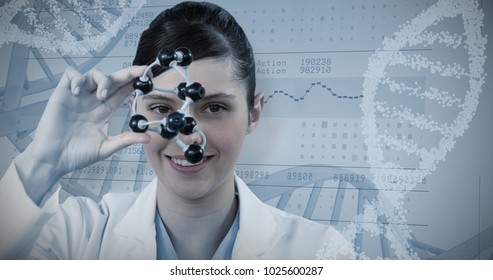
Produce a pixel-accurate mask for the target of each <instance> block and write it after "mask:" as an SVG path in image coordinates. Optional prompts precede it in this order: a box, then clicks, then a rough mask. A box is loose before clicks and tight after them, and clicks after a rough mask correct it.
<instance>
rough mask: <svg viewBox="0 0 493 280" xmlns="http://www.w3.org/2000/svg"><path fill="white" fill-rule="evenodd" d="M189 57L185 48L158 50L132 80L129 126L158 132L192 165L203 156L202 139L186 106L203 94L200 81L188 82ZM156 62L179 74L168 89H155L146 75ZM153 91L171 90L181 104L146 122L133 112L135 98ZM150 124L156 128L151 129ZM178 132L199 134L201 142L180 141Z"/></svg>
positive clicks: (200, 132)
mask: <svg viewBox="0 0 493 280" xmlns="http://www.w3.org/2000/svg"><path fill="white" fill-rule="evenodd" d="M192 60H193V56H192V52H191V51H190V50H189V49H188V48H178V49H176V50H170V49H163V50H162V51H161V52H159V54H158V56H157V58H156V60H155V61H154V62H153V63H152V64H150V65H149V66H148V67H147V68H146V70H145V72H144V74H142V76H140V77H139V78H137V79H135V80H134V83H133V87H134V92H133V94H134V97H135V98H134V102H133V104H132V117H131V119H130V122H129V126H130V128H131V129H132V130H133V131H134V132H140V133H143V132H146V131H147V130H152V131H155V132H157V133H159V134H160V135H161V136H162V137H163V138H165V139H168V140H171V141H173V142H174V143H176V144H177V145H178V146H179V147H180V148H181V149H182V151H183V153H184V155H185V158H186V159H187V161H188V162H190V163H191V164H196V163H198V162H200V161H201V160H202V159H203V157H204V147H205V144H206V138H205V135H204V133H203V132H202V131H201V130H200V129H199V128H198V127H197V123H196V121H195V119H194V118H193V117H192V116H190V112H189V106H190V104H191V103H193V102H195V101H197V100H200V99H202V98H203V97H204V95H205V89H204V87H203V86H202V85H201V84H200V83H197V82H192V81H190V79H189V77H188V71H187V70H188V66H189V65H190V64H191V63H192ZM156 65H159V66H162V67H166V68H170V69H171V68H173V69H176V70H177V71H178V72H179V73H180V74H181V76H183V78H184V81H183V82H182V83H180V84H179V85H178V86H177V87H176V88H174V89H171V90H163V89H155V88H154V85H153V84H152V81H151V79H150V78H149V75H148V74H149V71H150V70H151V68H152V67H153V66H156ZM153 90H154V91H158V92H168V93H173V94H175V95H176V96H178V97H179V98H180V99H181V100H183V105H182V106H181V108H180V109H179V110H177V111H174V112H172V113H171V114H169V115H168V116H166V117H165V118H163V119H162V120H156V121H148V120H147V119H146V118H145V117H144V116H142V115H140V114H138V113H137V102H138V100H139V97H142V96H144V95H146V94H147V93H149V92H151V91H153ZM151 125H155V126H158V127H157V128H154V127H151ZM178 133H181V134H184V135H191V134H193V133H199V134H200V137H201V138H202V141H201V143H200V145H199V144H197V143H193V144H190V145H187V144H185V143H183V142H182V141H181V140H180V138H179V137H178Z"/></svg>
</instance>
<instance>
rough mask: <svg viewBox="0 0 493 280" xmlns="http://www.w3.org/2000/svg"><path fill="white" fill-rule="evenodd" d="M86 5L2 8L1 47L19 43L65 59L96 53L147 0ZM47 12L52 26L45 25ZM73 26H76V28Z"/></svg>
mask: <svg viewBox="0 0 493 280" xmlns="http://www.w3.org/2000/svg"><path fill="white" fill-rule="evenodd" d="M107 2H108V1H102V0H93V1H91V3H90V9H89V8H88V7H87V5H86V6H84V5H83V3H84V2H83V1H68V0H63V1H58V0H42V1H40V0H19V1H10V2H9V3H6V4H5V5H3V6H2V7H0V15H1V17H0V21H1V24H0V32H1V33H2V34H3V35H2V36H1V38H0V47H2V45H4V44H6V43H19V44H22V45H25V46H29V47H32V48H37V49H40V50H43V51H48V52H54V53H57V52H59V53H61V54H62V55H81V54H86V53H88V52H91V51H96V50H98V49H99V48H101V47H102V46H104V45H105V44H106V43H107V42H108V41H109V40H110V39H112V38H114V37H115V36H116V35H117V34H118V32H119V31H120V30H121V28H122V27H124V26H126V25H127V24H128V23H129V22H130V21H131V20H132V19H133V17H134V16H135V14H136V12H137V11H138V10H139V9H140V8H142V6H143V5H144V3H145V1H144V0H122V1H116V4H113V5H111V6H110V5H108V3H107ZM40 11H43V12H46V13H47V15H48V17H47V18H49V22H45V21H43V18H42V17H40V16H39V14H40ZM74 23H76V24H75V26H74Z"/></svg>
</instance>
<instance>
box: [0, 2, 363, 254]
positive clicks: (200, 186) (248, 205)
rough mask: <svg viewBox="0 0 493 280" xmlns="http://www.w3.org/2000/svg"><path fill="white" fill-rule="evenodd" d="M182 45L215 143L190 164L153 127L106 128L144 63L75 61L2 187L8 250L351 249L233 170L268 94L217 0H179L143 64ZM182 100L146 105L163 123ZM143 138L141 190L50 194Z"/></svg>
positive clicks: (2, 232)
mask: <svg viewBox="0 0 493 280" xmlns="http://www.w3.org/2000/svg"><path fill="white" fill-rule="evenodd" d="M183 46H184V47H188V48H189V49H190V50H191V51H192V53H193V56H194V62H193V63H192V64H191V66H190V68H189V75H190V78H191V80H193V81H198V82H200V83H201V84H202V85H203V86H204V88H205V89H206V95H205V97H204V98H203V99H202V100H200V101H197V102H195V103H193V104H192V105H191V107H190V108H191V110H190V112H191V114H192V116H193V117H194V118H195V119H196V121H197V123H198V126H199V127H200V129H201V131H203V133H204V134H205V136H206V139H207V145H206V146H205V155H204V159H203V160H202V161H200V162H199V163H197V164H190V163H188V162H187V161H186V160H185V159H184V157H183V152H182V151H181V149H180V148H179V147H178V146H177V145H175V144H173V143H171V142H170V141H168V140H164V139H163V138H162V137H161V136H159V135H158V134H157V133H155V132H146V133H132V132H124V133H122V134H120V135H117V136H108V133H107V126H108V121H109V118H110V116H111V114H112V112H113V111H114V110H115V109H116V108H118V106H119V105H120V104H121V103H122V102H123V100H124V99H125V98H126V97H128V96H129V95H130V93H131V92H132V85H131V84H132V81H133V80H134V79H135V78H136V77H139V76H141V75H142V74H143V73H144V69H145V66H134V67H130V68H128V69H124V70H121V71H118V72H116V73H113V74H111V75H109V76H107V75H105V74H103V73H102V72H100V71H98V70H91V71H90V72H89V73H87V74H85V75H82V74H80V73H78V72H77V71H76V70H74V69H72V68H69V69H67V71H66V72H65V74H64V75H63V77H62V78H61V80H60V82H59V85H58V86H57V88H56V89H55V91H54V92H53V95H52V96H51V98H50V100H49V102H48V105H47V108H46V110H45V112H44V114H43V116H42V119H41V121H40V124H39V126H38V129H37V133H36V136H35V138H34V139H33V141H32V142H31V144H30V145H29V147H28V148H27V149H26V150H25V151H24V152H23V153H22V154H20V155H19V156H18V157H16V158H15V159H14V162H13V164H12V165H11V166H10V168H9V170H8V171H7V173H6V174H5V175H4V177H3V178H2V181H1V183H0V184H1V187H0V207H1V209H0V213H1V214H0V223H1V224H2V226H1V227H0V228H1V229H0V236H1V240H0V254H1V256H2V257H3V258H14V257H21V258H24V257H28V256H29V257H31V258H43V259H44V258H55V259H156V258H157V259H286V258H288V259H313V258H316V253H317V250H319V249H321V248H322V247H324V245H325V247H326V248H332V249H333V251H334V252H333V253H334V257H336V258H353V257H354V253H353V251H352V247H351V246H350V244H349V243H347V242H346V241H345V240H344V238H343V237H342V236H341V235H340V234H339V233H338V232H337V231H336V230H335V229H333V228H332V227H328V226H324V225H320V224H317V223H314V222H311V221H308V220H305V219H302V218H299V217H296V216H294V215H290V214H287V213H285V212H282V211H280V210H277V209H275V208H273V207H270V206H268V205H266V204H263V203H262V202H260V201H259V200H258V199H257V198H256V197H255V195H254V194H253V193H252V192H251V191H250V190H249V189H248V187H247V186H246V185H245V183H244V182H242V181H241V180H240V179H239V178H238V177H236V176H235V173H234V166H235V162H236V160H237V158H238V156H239V153H240V150H241V147H242V144H243V140H244V138H245V136H246V135H247V134H249V133H250V132H252V131H253V130H254V128H255V127H256V125H257V124H258V122H259V119H260V115H261V112H262V108H263V103H264V99H263V96H262V94H255V64H254V58H253V52H252V48H251V46H250V43H249V42H248V40H247V38H246V36H245V34H244V32H243V30H242V29H241V27H240V26H239V25H238V24H237V22H236V21H235V20H234V18H233V17H232V16H231V15H230V14H229V13H228V12H226V11H225V10H223V9H222V8H220V7H218V6H216V5H213V4H209V3H194V2H184V3H181V4H178V5H177V6H175V7H173V8H171V9H169V10H166V11H164V12H163V13H161V14H160V15H158V16H157V18H156V19H155V20H154V21H153V22H152V23H151V24H150V26H149V29H147V30H146V31H144V32H143V34H142V36H141V39H140V43H139V47H138V50H137V54H136V57H135V60H134V65H148V64H150V63H152V62H153V61H154V60H155V58H156V56H157V54H158V52H159V51H160V50H161V49H163V48H168V49H177V48H179V47H183ZM152 80H153V83H154V85H155V87H156V88H170V87H171V88H172V87H174V86H176V85H177V84H178V83H180V82H181V80H182V77H181V76H180V75H179V73H177V72H176V71H163V68H156V69H153V79H152ZM170 85H172V86H170ZM130 100H131V102H135V100H133V98H132V97H130ZM180 105H181V101H180V100H179V99H178V98H177V97H176V96H174V95H172V94H164V93H156V92H151V93H149V94H147V95H145V96H144V97H142V99H141V100H139V102H138V104H137V110H138V112H139V114H142V115H144V116H145V117H146V118H148V119H154V118H155V119H162V118H163V117H165V116H166V115H167V114H169V113H170V112H172V111H175V110H177V109H178V108H180ZM88 135H89V137H88ZM179 137H180V139H181V140H182V141H183V142H184V143H185V144H192V143H195V142H200V141H201V139H202V138H201V137H200V135H198V133H194V134H191V135H181V134H180V135H179ZM136 143H142V144H144V149H145V152H146V155H147V158H148V159H149V162H150V164H151V166H152V168H153V169H154V171H155V174H156V179H155V180H154V181H152V182H151V183H150V184H149V186H147V187H146V188H145V189H144V190H143V191H141V192H139V193H125V194H112V193H110V194H107V195H105V196H104V197H103V199H102V200H101V202H100V203H95V202H93V201H91V200H89V199H87V198H81V197H78V198H69V199H67V200H66V201H65V202H64V203H63V204H61V205H59V204H58V202H57V201H56V200H57V196H56V195H53V193H54V192H55V193H56V190H57V187H56V182H57V180H58V179H59V178H60V177H61V176H63V175H64V174H66V173H68V172H71V171H73V170H76V169H80V168H83V167H85V166H87V165H89V164H92V163H94V162H96V161H99V160H103V159H105V158H107V157H108V156H110V155H111V154H112V153H114V152H116V151H117V150H119V149H121V148H123V147H125V146H128V145H131V144H136ZM199 144H200V143H199ZM54 186H55V187H54ZM7 213H8V214H7ZM328 244H329V245H328ZM325 254H327V252H325Z"/></svg>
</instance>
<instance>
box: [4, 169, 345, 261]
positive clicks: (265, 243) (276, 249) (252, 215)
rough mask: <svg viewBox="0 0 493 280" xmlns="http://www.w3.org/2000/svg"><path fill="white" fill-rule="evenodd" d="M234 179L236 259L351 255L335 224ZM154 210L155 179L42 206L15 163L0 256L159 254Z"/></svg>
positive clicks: (8, 186)
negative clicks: (287, 208) (275, 203)
mask: <svg viewBox="0 0 493 280" xmlns="http://www.w3.org/2000/svg"><path fill="white" fill-rule="evenodd" d="M236 183H237V188H238V198H239V211H240V212H239V213H240V221H239V231H238V234H237V237H236V240H235V243H234V246H233V252H232V258H233V259H315V258H316V257H317V252H318V250H320V249H321V248H323V247H324V246H326V247H325V248H331V250H333V251H334V252H332V253H333V256H334V257H335V258H340V259H352V258H354V251H353V248H352V246H351V244H350V243H349V242H347V241H346V240H345V239H344V237H342V235H341V234H340V233H339V232H338V231H336V230H335V229H334V228H333V227H331V226H326V225H322V224H319V223H315V222H312V221H309V220H306V219H303V218H301V217H298V216H295V215H292V214H288V213H286V212H284V211H281V210H278V209H276V208H274V207H272V206H269V205H267V204H265V203H263V202H261V201H260V200H259V199H258V198H257V197H256V196H255V195H254V194H253V193H252V192H251V191H250V189H249V188H248V187H247V186H246V185H245V183H244V182H243V181H242V180H241V179H239V178H236ZM155 215H156V180H154V181H153V182H151V183H150V184H149V185H148V186H147V187H146V188H144V189H143V190H142V191H141V192H139V193H109V194H107V195H105V196H104V197H103V199H102V200H101V202H100V203H95V202H94V201H92V200H91V199H88V198H84V197H71V198H69V199H67V200H66V201H65V202H64V203H62V204H61V205H59V204H58V200H57V195H56V194H55V195H53V196H52V197H51V198H50V200H49V201H47V202H46V203H45V204H44V206H43V208H39V207H38V206H36V205H35V204H34V203H33V202H32V201H31V200H30V198H29V197H28V196H27V195H26V193H25V191H24V188H23V186H22V183H21V182H20V180H19V178H18V175H17V172H16V170H15V166H14V165H13V164H12V165H11V166H10V168H9V170H8V171H7V173H6V174H5V175H4V177H3V178H2V180H1V181H0V257H1V258H27V257H29V258H42V259H46V258H48V259H52V258H53V259H155V258H156V239H155V236H156V230H155V229H156V227H155V224H154V218H155ZM327 243H330V244H329V245H328V246H327ZM325 253H327V252H325ZM326 256H327V255H326Z"/></svg>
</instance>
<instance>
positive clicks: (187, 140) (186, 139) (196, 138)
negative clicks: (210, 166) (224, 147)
mask: <svg viewBox="0 0 493 280" xmlns="http://www.w3.org/2000/svg"><path fill="white" fill-rule="evenodd" d="M179 137H180V140H181V141H182V142H183V143H184V144H186V145H192V144H198V145H201V144H202V143H203V139H202V135H201V134H200V133H199V132H198V131H195V132H193V133H191V134H182V133H180V134H179Z"/></svg>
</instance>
